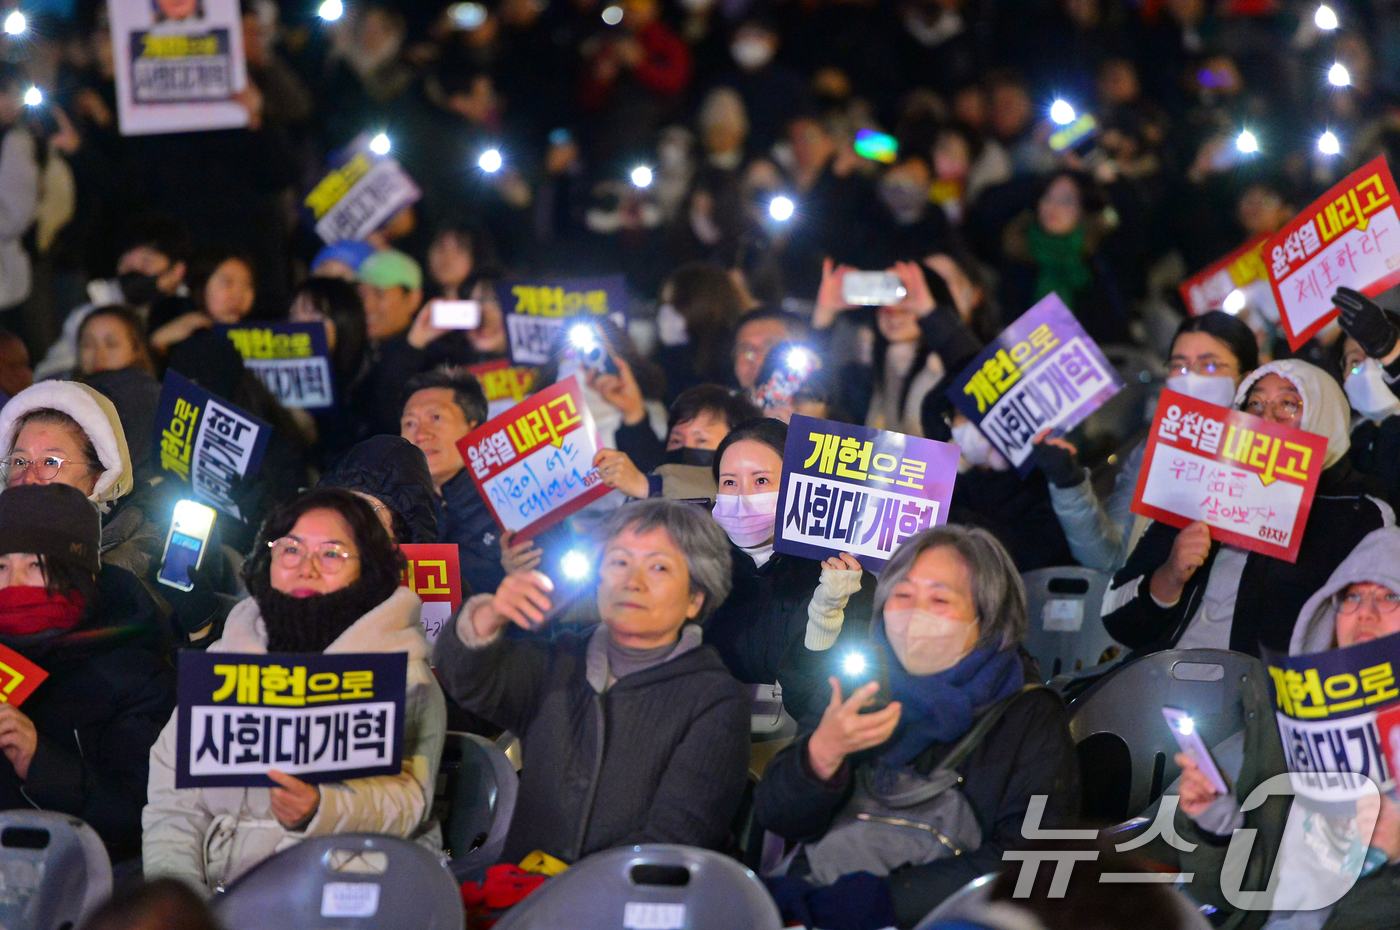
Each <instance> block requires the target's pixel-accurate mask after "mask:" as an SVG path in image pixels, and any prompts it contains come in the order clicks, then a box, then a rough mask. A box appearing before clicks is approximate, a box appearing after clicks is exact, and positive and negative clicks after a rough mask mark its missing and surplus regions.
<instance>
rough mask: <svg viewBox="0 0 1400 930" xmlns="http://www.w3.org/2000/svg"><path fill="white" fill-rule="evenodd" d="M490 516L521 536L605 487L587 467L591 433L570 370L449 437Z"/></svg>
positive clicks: (592, 451)
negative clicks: (456, 437) (497, 413)
mask: <svg viewBox="0 0 1400 930" xmlns="http://www.w3.org/2000/svg"><path fill="white" fill-rule="evenodd" d="M457 448H458V449H459V450H461V453H462V461H464V462H466V463H467V467H468V468H470V469H471V472H472V480H473V481H475V482H476V488H477V490H478V491H479V492H480V493H481V499H482V500H484V501H486V506H488V507H490V508H491V513H492V515H493V516H494V517H495V518H496V522H497V523H499V524H500V525H501V527H502V528H503V529H507V530H510V531H512V532H513V533H515V535H516V538H517V540H520V539H529V538H530V537H532V536H534V535H535V534H536V533H538V532H539V531H540V530H542V529H544V528H545V527H548V526H552V525H553V524H555V523H558V522H559V521H560V520H562V519H564V518H565V517H567V516H568V515H569V514H571V513H573V512H574V511H576V510H579V509H581V508H583V507H585V506H587V505H588V504H590V503H592V502H593V501H595V500H597V499H598V498H600V497H602V496H603V495H604V494H607V493H608V491H609V490H611V489H610V488H609V487H608V486H607V485H605V484H603V476H602V475H600V474H599V473H598V470H597V469H596V468H594V467H593V456H594V455H596V454H597V452H598V435H597V432H596V430H595V429H594V426H593V415H592V414H590V413H589V412H588V406H587V405H586V404H585V403H584V400H583V388H582V387H580V386H579V383H578V379H577V378H576V377H573V376H570V377H568V378H565V379H564V380H562V381H560V382H558V383H557V384H554V385H552V386H550V387H547V388H545V389H544V390H543V391H540V392H539V393H538V394H535V395H534V396H533V397H531V398H530V399H529V400H526V401H521V402H520V403H518V404H516V405H515V406H514V407H512V408H511V409H510V410H508V411H506V412H505V413H504V414H502V415H501V416H498V417H495V418H493V419H490V420H487V421H486V422H485V423H483V424H482V425H480V426H478V427H477V428H476V429H474V430H472V431H471V432H470V433H468V434H467V435H466V436H464V437H462V438H461V439H460V440H458V442H457Z"/></svg>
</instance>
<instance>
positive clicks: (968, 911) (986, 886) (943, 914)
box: [914, 863, 1211, 930]
mask: <svg viewBox="0 0 1400 930" xmlns="http://www.w3.org/2000/svg"><path fill="white" fill-rule="evenodd" d="M1029 865H1030V863H1025V864H1024V865H1023V864H1021V863H1016V867H1017V868H1024V867H1027V866H1029ZM1042 868H1043V869H1048V868H1050V866H1049V865H1048V864H1046V865H1044V866H1042ZM997 874H998V873H996V872H991V873H988V874H987V875H983V876H980V877H978V878H974V879H973V880H972V881H970V882H968V883H967V884H966V885H963V886H962V887H961V888H959V889H958V890H957V891H955V892H953V893H952V894H951V895H949V896H948V897H947V898H944V899H943V903H942V904H939V905H938V906H937V907H935V908H934V909H933V910H932V911H930V912H929V914H928V916H927V917H925V918H924V919H923V920H921V921H919V922H918V923H917V924H915V926H914V930H933V928H934V927H938V926H941V925H943V924H951V923H963V924H969V923H970V924H978V925H980V926H983V927H988V928H991V930H1022V928H1023V927H1025V926H1026V925H1027V924H1028V923H1033V921H1027V920H1025V919H1024V918H1022V919H1017V917H1018V916H1019V915H1016V914H1015V913H1014V912H1008V911H1006V910H997V911H992V910H991V909H990V905H991V903H992V902H991V901H990V900H989V899H990V897H991V893H992V882H993V880H995V879H996V877H997ZM1100 887H1102V888H1103V889H1104V894H1106V895H1108V894H1113V893H1114V892H1113V890H1112V888H1113V886H1111V885H1100ZM1167 890H1168V891H1169V892H1170V894H1171V899H1172V904H1173V906H1174V907H1175V908H1176V912H1177V918H1178V921H1177V924H1176V925H1177V926H1178V927H1180V928H1181V930H1210V926H1211V924H1210V921H1209V920H1207V919H1206V918H1205V916H1204V915H1202V913H1201V907H1200V905H1198V904H1197V903H1196V902H1195V901H1193V900H1191V898H1190V897H1188V896H1187V895H1186V894H1185V893H1183V892H1182V891H1181V890H1180V889H1179V888H1168V889H1167ZM1009 903H1010V904H1013V905H1015V904H1020V902H1016V901H1012V902H1009ZM1005 906H1006V905H1005V904H1003V905H1002V907H1003V908H1004V907H1005ZM1021 906H1023V907H1024V906H1026V905H1024V904H1022V905H1021Z"/></svg>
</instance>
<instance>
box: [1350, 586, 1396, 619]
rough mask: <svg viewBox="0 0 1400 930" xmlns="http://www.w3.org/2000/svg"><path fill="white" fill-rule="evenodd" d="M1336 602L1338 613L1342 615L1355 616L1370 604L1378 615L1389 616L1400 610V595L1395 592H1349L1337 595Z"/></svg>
mask: <svg viewBox="0 0 1400 930" xmlns="http://www.w3.org/2000/svg"><path fill="white" fill-rule="evenodd" d="M1336 601H1337V613H1341V614H1354V613H1356V612H1357V611H1359V610H1360V609H1361V608H1362V606H1363V605H1365V604H1368V603H1369V604H1370V605H1371V607H1372V609H1373V610H1375V612H1376V613H1378V614H1387V615H1388V614H1393V613H1395V612H1396V611H1397V610H1400V594H1396V593H1395V592H1394V591H1385V592H1381V593H1371V592H1366V593H1363V592H1361V591H1348V592H1347V593H1346V594H1339V595H1337V597H1336Z"/></svg>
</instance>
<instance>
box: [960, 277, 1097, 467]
mask: <svg viewBox="0 0 1400 930" xmlns="http://www.w3.org/2000/svg"><path fill="white" fill-rule="evenodd" d="M1122 389H1123V379H1122V378H1120V377H1118V372H1117V371H1116V370H1115V369H1114V367H1113V366H1112V365H1111V364H1109V361H1108V359H1107V358H1105V357H1104V354H1103V352H1101V351H1100V350H1099V347H1098V345H1096V344H1095V343H1094V340H1092V339H1090V338H1089V334H1088V333H1086V332H1084V328H1083V327H1082V326H1080V325H1079V321H1078V320H1076V319H1075V318H1074V315H1073V314H1071V313H1070V311H1069V308H1068V307H1066V306H1065V305H1064V301H1062V300H1060V298H1059V297H1058V296H1056V295H1055V294H1050V295H1049V296H1047V297H1046V298H1045V299H1044V300H1042V301H1040V303H1038V304H1036V305H1035V306H1034V307H1031V308H1030V309H1029V310H1027V311H1026V312H1025V313H1023V314H1021V316H1020V318H1019V319H1018V320H1016V321H1015V322H1014V323H1012V324H1011V325H1010V326H1008V327H1006V329H1004V330H1002V333H1001V335H1000V336H998V337H997V338H996V339H995V340H993V341H992V343H991V344H990V345H988V346H987V348H985V349H984V350H982V354H981V355H979V356H977V359H976V360H975V361H974V362H973V363H972V364H971V365H969V366H967V369H966V370H965V371H963V373H962V374H960V375H958V377H957V378H956V379H954V381H953V385H952V387H950V388H949V389H948V397H949V399H951V400H952V402H953V406H955V407H957V408H958V410H959V411H960V412H961V413H962V415H963V416H965V417H967V418H968V419H969V420H971V421H972V422H973V423H975V424H977V428H978V429H980V430H981V431H982V435H984V436H986V437H987V439H988V441H990V442H991V444H992V446H993V447H994V448H995V449H996V450H997V451H998V452H1000V453H1001V454H1002V455H1003V456H1005V457H1006V460H1007V461H1008V462H1010V463H1011V464H1012V465H1014V466H1016V469H1017V470H1018V471H1019V472H1020V473H1021V474H1022V475H1025V474H1027V473H1028V472H1030V470H1031V468H1032V467H1033V464H1032V461H1031V437H1033V436H1034V435H1035V434H1036V433H1039V432H1040V431H1041V430H1043V429H1047V428H1048V429H1054V430H1057V431H1058V432H1060V433H1063V432H1067V431H1068V430H1072V429H1074V428H1075V427H1076V426H1078V425H1079V424H1080V423H1081V422H1083V421H1084V419H1085V418H1086V417H1088V416H1089V414H1091V413H1093V412H1094V411H1095V410H1097V409H1099V407H1101V406H1103V404H1104V402H1105V401H1107V400H1108V399H1109V398H1110V397H1112V396H1113V395H1114V394H1117V393H1118V392H1119V391H1120V390H1122Z"/></svg>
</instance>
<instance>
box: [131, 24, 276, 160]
mask: <svg viewBox="0 0 1400 930" xmlns="http://www.w3.org/2000/svg"><path fill="white" fill-rule="evenodd" d="M107 10H108V16H109V19H110V21H111V30H112V57H113V62H112V64H113V67H114V68H115V70H116V82H117V123H118V125H119V126H120V127H121V132H122V135H125V136H136V135H145V134H149V133H164V132H197V131H200V130H206V129H231V128H233V127H236V126H246V125H248V111H247V110H246V109H244V108H243V105H242V104H240V103H239V102H238V101H237V100H235V99H234V95H235V94H237V93H239V92H240V91H242V90H243V89H244V87H245V86H246V85H247V81H248V78H247V73H246V68H245V65H244V58H243V22H242V18H241V17H240V16H239V12H238V3H237V2H236V0H111V2H110V3H109V4H108V5H107Z"/></svg>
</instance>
